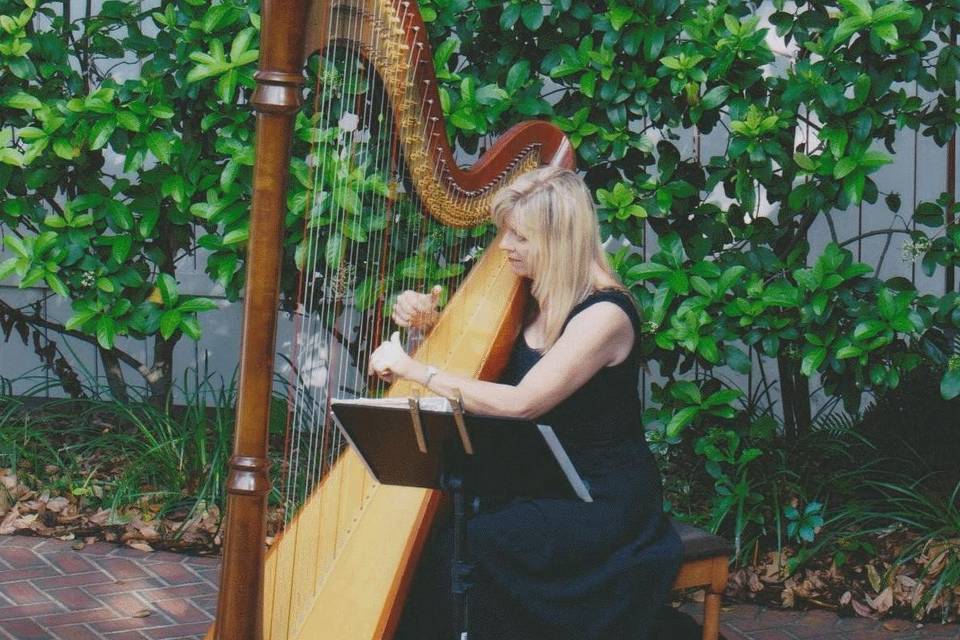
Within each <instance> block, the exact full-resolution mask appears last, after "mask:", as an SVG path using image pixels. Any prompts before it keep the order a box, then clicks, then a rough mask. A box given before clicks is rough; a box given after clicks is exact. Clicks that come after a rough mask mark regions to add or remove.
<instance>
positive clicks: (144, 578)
mask: <svg viewBox="0 0 960 640" xmlns="http://www.w3.org/2000/svg"><path fill="white" fill-rule="evenodd" d="M219 565H220V563H219V560H218V559H216V558H195V557H188V556H182V555H177V554H173V553H165V552H158V553H144V552H142V551H136V550H134V549H129V548H124V547H120V546H117V545H110V544H103V543H97V544H92V545H88V546H86V547H84V548H83V549H82V550H79V551H75V550H73V549H72V547H71V543H69V542H62V541H59V540H44V539H41V538H26V537H19V536H0V640H103V639H109V640H161V639H162V640H173V639H175V638H177V639H187V638H189V639H191V640H193V639H200V638H203V635H204V633H206V630H207V628H208V627H209V626H210V621H211V620H212V618H213V611H214V609H215V608H216V597H217V596H216V593H217V587H216V585H217V573H218V571H219Z"/></svg>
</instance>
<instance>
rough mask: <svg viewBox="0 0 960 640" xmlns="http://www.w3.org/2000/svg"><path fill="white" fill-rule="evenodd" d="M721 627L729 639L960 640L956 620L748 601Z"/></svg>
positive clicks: (694, 610)
mask: <svg viewBox="0 0 960 640" xmlns="http://www.w3.org/2000/svg"><path fill="white" fill-rule="evenodd" d="M681 609H682V610H683V611H685V612H687V613H689V614H690V615H691V616H693V617H694V618H696V619H697V620H699V619H700V616H702V615H703V607H702V605H699V604H694V603H688V604H685V605H683V607H681ZM720 630H721V633H723V635H724V636H725V637H726V639H727V640H960V625H956V624H944V625H941V624H917V623H915V622H910V621H908V620H888V619H885V620H873V619H871V618H841V617H839V616H837V615H836V614H835V613H833V612H830V611H825V610H822V609H814V610H812V611H783V610H779V609H767V608H766V607H761V606H757V605H746V604H737V605H733V606H729V607H724V608H723V609H722V611H721V614H720Z"/></svg>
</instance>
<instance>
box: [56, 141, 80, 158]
mask: <svg viewBox="0 0 960 640" xmlns="http://www.w3.org/2000/svg"><path fill="white" fill-rule="evenodd" d="M53 152H54V153H55V154H57V155H58V156H59V157H61V158H63V159H64V160H73V159H74V158H76V157H77V156H79V155H80V149H78V148H77V147H74V146H73V143H71V142H70V141H69V140H67V139H65V138H59V139H57V140H55V141H54V143H53Z"/></svg>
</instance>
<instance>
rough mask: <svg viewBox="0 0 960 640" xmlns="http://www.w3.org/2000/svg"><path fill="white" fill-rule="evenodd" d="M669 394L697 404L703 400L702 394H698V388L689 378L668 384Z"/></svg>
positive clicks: (688, 402)
mask: <svg viewBox="0 0 960 640" xmlns="http://www.w3.org/2000/svg"><path fill="white" fill-rule="evenodd" d="M670 395H671V396H673V397H674V398H676V399H677V400H681V401H683V402H686V403H687V404H696V405H699V404H700V403H701V402H703V396H702V395H701V394H700V388H699V387H698V386H697V385H696V384H694V383H693V382H690V381H689V380H680V381H679V382H674V383H673V384H672V385H670Z"/></svg>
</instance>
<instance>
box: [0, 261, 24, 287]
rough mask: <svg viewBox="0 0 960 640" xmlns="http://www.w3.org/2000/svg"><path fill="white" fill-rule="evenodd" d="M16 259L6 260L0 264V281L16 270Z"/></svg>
mask: <svg viewBox="0 0 960 640" xmlns="http://www.w3.org/2000/svg"><path fill="white" fill-rule="evenodd" d="M18 262H19V259H18V258H8V259H6V260H4V261H3V262H0V281H2V280H4V279H6V278H9V277H10V274H12V273H13V272H14V271H16V270H17V263H18Z"/></svg>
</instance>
